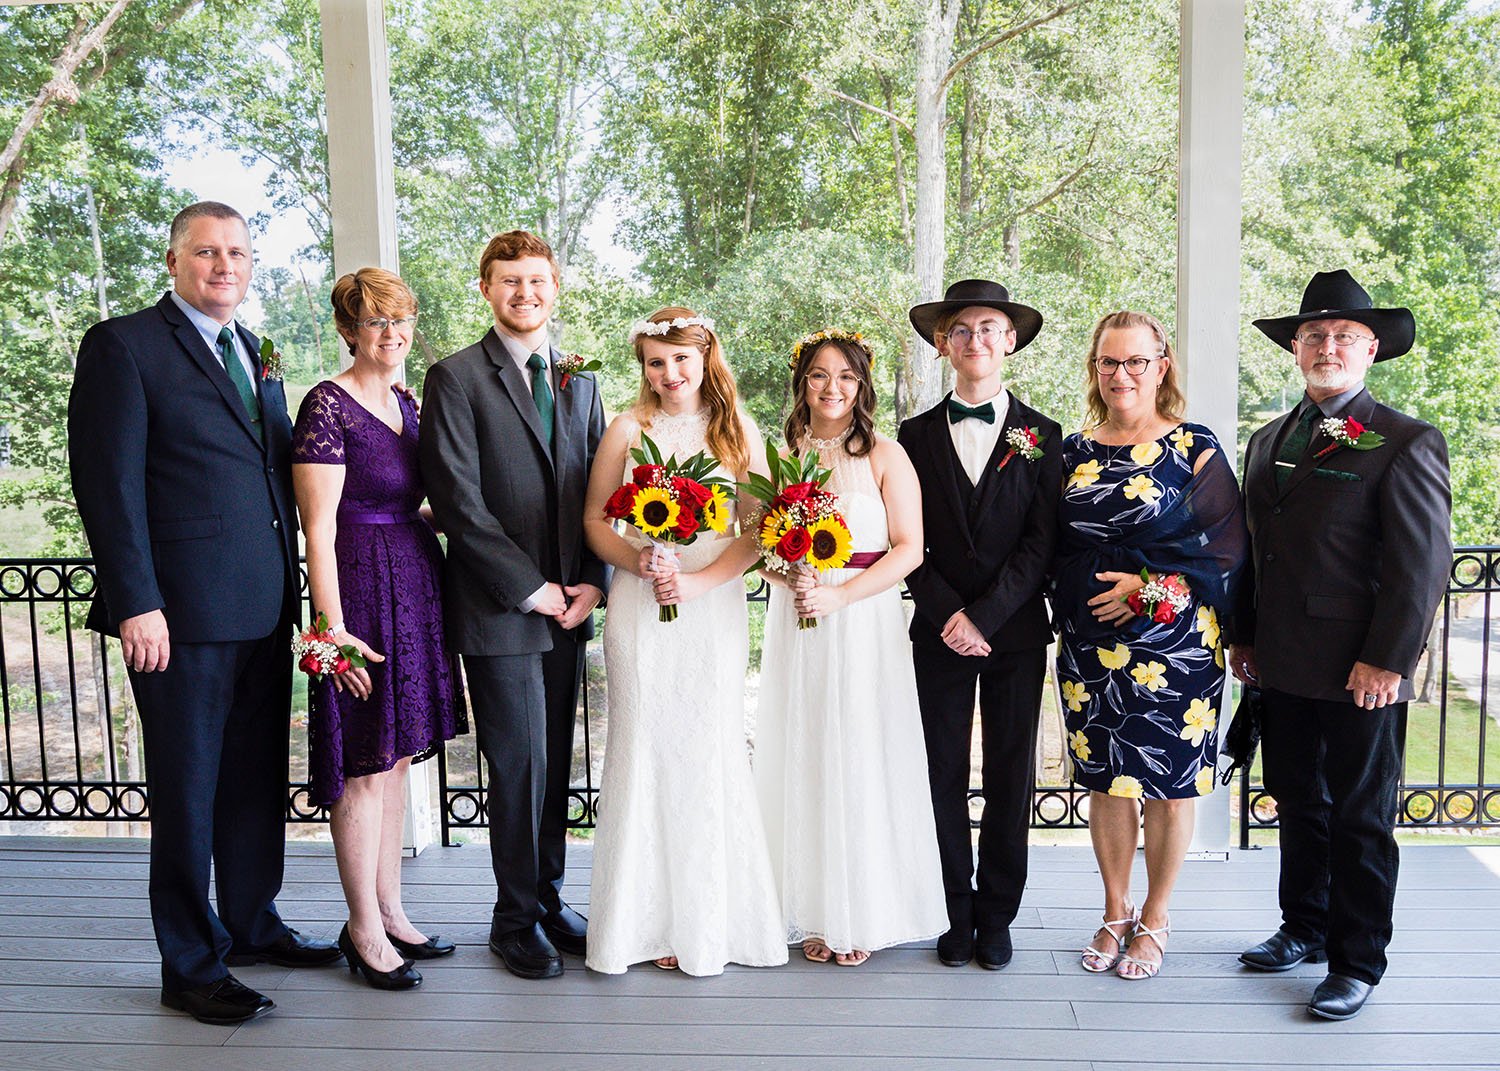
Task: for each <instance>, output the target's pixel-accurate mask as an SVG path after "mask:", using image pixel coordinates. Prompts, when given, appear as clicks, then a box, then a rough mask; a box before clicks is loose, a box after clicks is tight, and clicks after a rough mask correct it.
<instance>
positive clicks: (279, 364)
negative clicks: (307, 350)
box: [260, 338, 286, 383]
mask: <svg viewBox="0 0 1500 1071" xmlns="http://www.w3.org/2000/svg"><path fill="white" fill-rule="evenodd" d="M285 371H286V369H285V367H284V362H283V361H282V358H281V351H280V350H278V349H277V348H276V343H274V342H272V341H271V340H270V339H268V338H263V339H261V340H260V378H261V379H263V380H269V381H270V382H272V383H280V382H281V377H282V375H283V373H284V372H285Z"/></svg>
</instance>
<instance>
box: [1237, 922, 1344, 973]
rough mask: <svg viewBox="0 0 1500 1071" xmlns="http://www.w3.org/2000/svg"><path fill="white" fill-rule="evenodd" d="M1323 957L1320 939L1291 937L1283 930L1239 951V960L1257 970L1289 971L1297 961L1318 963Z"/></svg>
mask: <svg viewBox="0 0 1500 1071" xmlns="http://www.w3.org/2000/svg"><path fill="white" fill-rule="evenodd" d="M1323 958H1324V951H1323V942H1322V941H1308V940H1304V939H1303V938H1301V937H1293V936H1292V935H1291V934H1289V933H1287V932H1286V931H1285V930H1277V931H1276V932H1275V933H1273V934H1272V935H1271V936H1270V937H1267V938H1266V939H1265V940H1264V941H1262V942H1261V943H1260V944H1258V945H1256V946H1255V947H1254V948H1247V949H1246V950H1245V951H1243V952H1241V953H1240V962H1241V963H1243V964H1244V965H1245V966H1247V967H1254V968H1255V969H1256V970H1258V971H1289V970H1291V969H1292V968H1293V967H1295V966H1297V964H1299V963H1320V962H1322V960H1323Z"/></svg>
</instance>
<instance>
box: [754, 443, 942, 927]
mask: <svg viewBox="0 0 1500 1071" xmlns="http://www.w3.org/2000/svg"><path fill="white" fill-rule="evenodd" d="M819 456H820V460H821V463H822V465H823V466H824V467H825V468H829V469H832V470H833V475H832V477H831V479H830V481H829V483H828V489H829V490H831V491H834V492H836V493H837V494H838V497H839V509H840V512H842V513H843V515H844V520H845V521H847V522H848V524H849V530H850V532H851V534H852V535H853V537H854V550H855V551H856V552H859V551H879V550H886V549H888V548H889V546H890V538H889V533H888V531H887V528H886V513H885V504H884V502H883V501H882V499H881V497H880V489H879V487H878V486H877V485H876V483H875V477H874V474H873V473H872V472H871V469H870V461H869V458H868V457H863V458H855V457H850V456H849V454H848V453H847V452H846V451H845V450H844V448H843V446H842V444H840V445H837V446H833V447H831V448H829V449H823V450H820V451H819ZM856 574H857V571H856V570H852V569H835V570H830V571H829V572H827V573H824V574H822V577H821V582H822V583H824V584H829V585H837V584H843V583H845V582H846V581H848V580H849V579H851V578H852V577H854V576H855V575H856ZM762 666H763V669H762V671H761V684H760V714H759V718H758V719H757V722H756V734H755V782H756V788H757V790H758V791H759V795H760V801H761V809H762V812H763V813H764V815H765V822H766V836H767V839H768V840H769V842H770V846H771V863H772V867H773V869H774V870H775V872H776V878H777V881H778V882H779V885H780V889H781V905H782V911H783V914H784V916H785V933H786V939H787V940H788V941H789V942H792V943H798V942H801V941H803V940H805V939H807V938H810V937H817V938H821V939H822V940H823V941H825V942H826V943H827V944H828V947H829V948H831V949H833V950H834V951H835V952H849V951H852V950H854V949H864V950H866V951H874V950H875V949H879V948H885V947H887V946H890V945H898V944H904V943H906V942H909V941H918V940H925V939H927V938H931V937H936V936H937V935H939V934H941V933H942V932H943V931H944V930H946V929H947V928H948V910H947V905H946V901H945V899H944V896H943V878H942V867H941V864H940V863H939V861H938V847H937V834H936V827H935V825H934V823H933V818H932V795H931V791H930V789H929V787H928V781H927V749H926V746H925V745H924V744H923V739H922V722H921V716H920V714H919V713H918V710H917V685H916V676H915V674H914V672H913V670H912V658H911V643H910V641H909V640H908V639H907V634H906V615H905V613H904V612H903V611H902V608H901V594H900V590H899V588H898V587H892V588H888V589H887V590H885V591H882V592H881V593H880V594H878V595H874V596H872V597H870V598H868V599H863V600H861V601H860V602H857V603H854V604H853V605H852V606H848V607H845V608H844V609H843V610H840V611H839V612H838V613H835V614H832V615H830V616H828V617H824V618H821V619H819V622H818V627H817V628H813V629H803V630H799V629H798V628H797V615H796V610H795V608H794V607H793V605H792V598H791V593H790V592H788V591H787V590H786V589H785V588H782V587H780V586H776V587H773V588H772V591H771V603H770V608H769V610H768V611H767V619H766V638H765V649H764V657H763V660H762Z"/></svg>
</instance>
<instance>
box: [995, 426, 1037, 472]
mask: <svg viewBox="0 0 1500 1071" xmlns="http://www.w3.org/2000/svg"><path fill="white" fill-rule="evenodd" d="M1005 441H1006V443H1007V444H1008V445H1009V446H1010V449H1009V450H1007V451H1006V452H1005V456H1004V457H1002V458H1001V459H1000V464H998V465H996V466H995V471H996V472H1004V471H1005V466H1006V465H1009V464H1010V459H1011V458H1013V457H1016V456H1018V455H1019V456H1020V457H1022V458H1024V459H1025V460H1027V461H1040V460H1041V459H1042V442H1043V441H1044V436H1043V435H1042V433H1041V432H1040V431H1038V430H1037V429H1036V428H1011V429H1010V430H1009V431H1007V432H1006V433H1005Z"/></svg>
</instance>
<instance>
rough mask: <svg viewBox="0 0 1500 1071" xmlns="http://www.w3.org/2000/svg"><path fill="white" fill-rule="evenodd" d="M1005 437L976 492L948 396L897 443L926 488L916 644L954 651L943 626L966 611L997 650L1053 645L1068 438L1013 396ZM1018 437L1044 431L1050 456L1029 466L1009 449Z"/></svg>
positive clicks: (908, 425) (904, 427)
mask: <svg viewBox="0 0 1500 1071" xmlns="http://www.w3.org/2000/svg"><path fill="white" fill-rule="evenodd" d="M1009 397H1010V406H1009V408H1008V409H1007V410H1006V413H1005V420H1004V424H1003V426H1002V429H1001V432H1000V437H999V439H997V440H996V443H995V449H994V452H993V453H992V454H991V455H990V459H989V461H988V462H987V463H986V464H985V468H984V474H983V475H982V476H981V477H980V480H979V485H978V486H977V487H976V486H974V485H973V484H971V483H970V482H969V478H968V476H967V474H965V472H964V469H963V465H962V463H961V462H960V461H959V459H958V454H957V452H956V451H955V450H954V448H953V440H952V437H951V436H950V435H949V433H948V411H947V401H948V400H947V397H946V396H945V397H944V399H943V400H942V401H941V402H939V403H938V404H937V405H936V406H934V407H933V408H931V409H929V410H927V412H925V413H921V414H919V415H917V416H914V417H912V418H911V419H909V420H906V421H903V422H902V424H901V431H900V433H899V436H898V441H899V442H900V443H901V445H902V446H903V447H904V448H905V449H906V453H907V455H908V456H909V457H910V458H911V463H912V465H913V467H915V468H916V470H917V478H918V479H919V480H920V482H921V485H922V536H923V542H924V543H925V550H926V554H925V555H924V557H923V559H922V564H921V565H920V566H918V567H917V569H916V571H915V572H913V573H912V574H911V575H910V576H909V577H907V578H906V584H907V587H908V589H909V590H910V591H911V595H912V599H913V601H914V602H915V603H916V613H915V614H914V615H913V617H912V622H911V639H912V642H913V643H914V644H919V645H924V646H938V647H942V646H945V645H944V644H943V639H942V633H943V626H944V625H946V624H947V623H948V619H949V618H950V617H952V616H953V615H954V614H955V613H956V612H957V611H959V610H963V611H964V612H965V613H966V614H968V616H969V619H970V620H971V621H973V622H974V626H975V627H976V628H978V629H979V631H980V632H982V633H983V634H984V636H985V638H986V639H987V640H988V641H989V644H990V647H991V649H993V650H996V651H1002V650H1004V651H1011V650H1022V649H1025V648H1028V647H1045V646H1046V645H1047V644H1048V642H1050V640H1051V639H1052V629H1051V625H1050V623H1049V619H1048V616H1047V604H1046V602H1045V601H1044V599H1043V597H1042V585H1043V582H1044V580H1045V579H1046V575H1047V568H1048V566H1049V565H1050V564H1051V562H1052V551H1053V548H1054V546H1055V545H1056V543H1057V504H1058V500H1059V498H1060V497H1061V494H1062V429H1060V428H1059V427H1058V425H1057V423H1056V422H1055V421H1053V420H1050V419H1048V418H1047V417H1045V416H1043V415H1042V414H1041V413H1039V412H1037V411H1036V410H1035V409H1032V408H1031V407H1030V406H1028V405H1026V404H1024V403H1023V402H1021V400H1020V399H1019V398H1017V397H1016V396H1015V395H1014V394H1011V395H1010V396H1009ZM1013 428H1036V429H1037V433H1038V435H1039V436H1040V437H1041V439H1042V456H1041V458H1040V459H1038V460H1036V461H1027V460H1026V459H1025V458H1023V457H1021V456H1019V455H1018V456H1016V457H1013V458H1011V459H1010V461H1009V462H1007V463H1005V467H1004V468H1003V469H1002V468H1001V467H1000V466H1001V462H1002V460H1003V459H1004V457H1005V455H1006V453H1007V452H1008V451H1009V450H1010V447H1009V445H1008V444H1007V443H1006V441H1005V436H1006V434H1007V433H1008V432H1009V431H1010V430H1011V429H1013Z"/></svg>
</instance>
